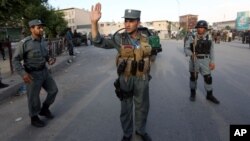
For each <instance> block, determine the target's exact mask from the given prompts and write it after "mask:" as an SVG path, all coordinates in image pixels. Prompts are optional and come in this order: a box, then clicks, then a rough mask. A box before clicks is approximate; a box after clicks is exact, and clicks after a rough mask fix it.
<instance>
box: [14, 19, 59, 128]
mask: <svg viewBox="0 0 250 141" xmlns="http://www.w3.org/2000/svg"><path fill="white" fill-rule="evenodd" d="M29 27H30V31H31V35H30V36H28V37H26V38H24V39H23V40H21V41H20V43H19V45H18V47H17V48H16V50H15V53H14V56H13V65H14V68H15V70H16V71H17V73H18V74H19V75H20V76H21V77H22V78H23V81H24V83H25V84H26V86H27V97H28V107H29V115H30V117H31V125H33V126H36V127H44V126H45V123H44V121H42V120H40V118H39V116H38V115H40V116H45V117H46V118H48V119H52V118H53V117H54V116H53V115H52V114H51V112H50V110H49V106H50V105H51V104H52V103H53V102H54V100H55V98H56V94H57V92H58V88H57V85H56V83H55V81H54V80H53V78H52V76H51V74H50V73H49V71H48V69H47V67H46V62H48V64H49V65H53V64H54V63H55V61H56V60H55V58H51V57H49V55H48V50H47V48H46V44H45V41H44V39H43V37H42V36H43V31H44V24H43V23H42V22H41V20H38V19H35V20H32V21H30V22H29ZM22 60H23V64H22V63H21V61H22ZM41 88H44V89H45V90H46V91H47V93H48V94H47V97H46V99H45V101H44V102H43V105H42V108H41V103H40V97H39V93H40V90H41Z"/></svg>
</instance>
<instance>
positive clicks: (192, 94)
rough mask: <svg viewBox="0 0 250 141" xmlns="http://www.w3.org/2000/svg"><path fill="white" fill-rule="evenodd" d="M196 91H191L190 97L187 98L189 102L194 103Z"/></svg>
mask: <svg viewBox="0 0 250 141" xmlns="http://www.w3.org/2000/svg"><path fill="white" fill-rule="evenodd" d="M195 95H196V90H195V89H191V95H190V97H189V99H190V101H195Z"/></svg>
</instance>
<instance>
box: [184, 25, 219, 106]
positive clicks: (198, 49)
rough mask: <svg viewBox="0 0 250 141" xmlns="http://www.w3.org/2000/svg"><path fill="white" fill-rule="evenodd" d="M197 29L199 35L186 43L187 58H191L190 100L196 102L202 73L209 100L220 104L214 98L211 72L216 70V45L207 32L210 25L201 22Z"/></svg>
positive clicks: (190, 38)
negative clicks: (199, 77)
mask: <svg viewBox="0 0 250 141" xmlns="http://www.w3.org/2000/svg"><path fill="white" fill-rule="evenodd" d="M195 28H196V29H197V34H196V35H195V36H194V37H192V36H190V37H189V39H188V41H187V42H186V43H185V53H186V55H187V56H190V61H189V71H190V89H191V95H190V100H191V101H195V95H196V89H197V79H198V73H199V72H200V73H201V75H202V76H203V77H204V85H205V89H206V91H207V97H206V98H207V100H210V101H211V102H213V103H215V104H219V103H220V102H219V100H217V99H216V98H215V97H214V96H213V88H212V76H211V70H214V69H215V64H214V43H213V41H212V39H211V36H210V35H209V33H208V32H207V30H208V23H207V22H206V21H204V20H200V21H198V22H197V24H196V26H195Z"/></svg>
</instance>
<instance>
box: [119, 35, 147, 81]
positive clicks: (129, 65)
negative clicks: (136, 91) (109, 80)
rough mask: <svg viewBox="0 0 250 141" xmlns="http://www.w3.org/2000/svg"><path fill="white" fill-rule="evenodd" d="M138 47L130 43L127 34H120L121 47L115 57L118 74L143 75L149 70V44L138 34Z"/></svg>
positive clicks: (126, 75)
mask: <svg viewBox="0 0 250 141" xmlns="http://www.w3.org/2000/svg"><path fill="white" fill-rule="evenodd" d="M138 39H139V47H136V46H135V45H133V44H132V43H131V41H130V40H131V39H130V38H129V36H128V34H126V33H122V34H121V44H120V46H121V48H120V51H119V52H118V54H117V57H116V66H117V73H118V75H124V76H125V77H127V78H128V77H130V76H138V77H143V76H144V75H146V74H148V73H149V71H150V53H151V46H150V45H149V43H148V39H147V38H146V37H145V36H143V35H139V37H138Z"/></svg>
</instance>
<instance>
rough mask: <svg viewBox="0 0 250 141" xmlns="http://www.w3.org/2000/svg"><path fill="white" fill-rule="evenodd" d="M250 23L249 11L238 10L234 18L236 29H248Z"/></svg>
mask: <svg viewBox="0 0 250 141" xmlns="http://www.w3.org/2000/svg"><path fill="white" fill-rule="evenodd" d="M249 24H250V11H245V12H238V13H237V19H236V29H237V30H249V29H250V28H249Z"/></svg>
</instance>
